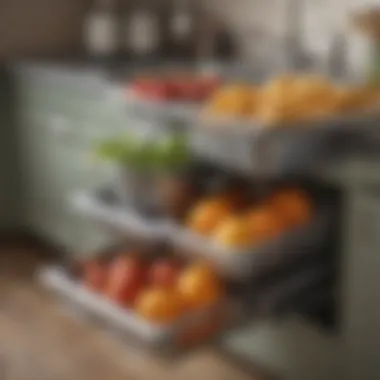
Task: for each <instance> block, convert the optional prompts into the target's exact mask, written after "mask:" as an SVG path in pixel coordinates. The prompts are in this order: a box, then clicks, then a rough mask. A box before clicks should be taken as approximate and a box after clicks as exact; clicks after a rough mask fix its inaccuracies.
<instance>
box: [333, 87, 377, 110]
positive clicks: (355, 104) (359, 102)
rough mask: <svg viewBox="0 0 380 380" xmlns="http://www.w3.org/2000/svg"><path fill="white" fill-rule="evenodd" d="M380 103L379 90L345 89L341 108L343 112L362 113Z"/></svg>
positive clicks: (342, 92) (342, 93)
mask: <svg viewBox="0 0 380 380" xmlns="http://www.w3.org/2000/svg"><path fill="white" fill-rule="evenodd" d="M379 103H380V92H379V90H378V89H377V88H370V87H369V88H355V89H343V90H342V91H341V99H340V108H341V110H342V111H351V112H354V111H360V110H365V109H366V108H371V107H374V106H376V105H379Z"/></svg>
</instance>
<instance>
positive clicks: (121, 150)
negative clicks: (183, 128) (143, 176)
mask: <svg viewBox="0 0 380 380" xmlns="http://www.w3.org/2000/svg"><path fill="white" fill-rule="evenodd" d="M95 154H96V155H97V156H98V157H99V158H100V159H102V160H105V161H109V162H113V163H117V164H122V165H126V166H130V167H133V168H135V169H138V170H143V171H146V170H165V169H179V168H181V167H183V166H184V165H186V164H187V163H188V162H189V161H190V158H191V155H190V152H189V148H188V141H187V137H186V136H185V135H179V134H176V135H173V136H171V137H170V138H167V139H164V140H155V141H144V140H142V139H136V138H135V137H132V136H123V137H120V138H118V139H110V140H106V141H103V142H101V143H100V144H98V145H97V146H95Z"/></svg>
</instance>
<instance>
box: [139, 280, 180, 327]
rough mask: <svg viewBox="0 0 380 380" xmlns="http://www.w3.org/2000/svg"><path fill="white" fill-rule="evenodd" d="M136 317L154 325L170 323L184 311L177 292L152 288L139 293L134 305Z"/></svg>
mask: <svg viewBox="0 0 380 380" xmlns="http://www.w3.org/2000/svg"><path fill="white" fill-rule="evenodd" d="M135 310H136V312H137V314H138V315H140V316H141V317H143V318H144V319H146V320H148V321H150V322H154V323H170V322H173V321H174V320H176V319H178V318H179V317H180V316H181V315H182V313H183V311H184V303H183V301H182V300H181V297H180V296H179V294H178V292H176V291H173V290H168V289H164V288H159V287H154V288H149V289H147V290H144V291H143V292H141V294H140V295H139V297H138V298H137V300H136V303H135Z"/></svg>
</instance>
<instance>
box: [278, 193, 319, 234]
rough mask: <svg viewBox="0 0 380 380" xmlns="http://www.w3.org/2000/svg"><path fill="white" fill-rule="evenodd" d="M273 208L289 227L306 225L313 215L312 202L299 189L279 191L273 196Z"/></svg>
mask: <svg viewBox="0 0 380 380" xmlns="http://www.w3.org/2000/svg"><path fill="white" fill-rule="evenodd" d="M271 206H272V207H273V210H274V211H275V212H277V213H278V214H279V216H281V218H282V219H283V220H284V222H285V223H286V224H287V225H288V226H295V225H299V224H303V223H306V222H307V221H309V220H310V219H311V217H312V213H313V202H312V200H311V199H310V197H309V196H308V195H307V194H306V193H305V192H303V191H302V190H298V189H288V190H282V191H279V192H278V193H277V194H275V195H274V196H273V198H272V200H271Z"/></svg>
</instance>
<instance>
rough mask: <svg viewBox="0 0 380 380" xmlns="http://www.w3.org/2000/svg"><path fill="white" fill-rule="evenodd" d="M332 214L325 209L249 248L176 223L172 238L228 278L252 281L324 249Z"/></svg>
mask: <svg viewBox="0 0 380 380" xmlns="http://www.w3.org/2000/svg"><path fill="white" fill-rule="evenodd" d="M330 220H331V218H330V213H329V212H328V210H323V211H321V212H320V213H319V214H317V215H316V217H315V218H314V219H313V220H312V221H311V222H310V223H309V224H308V225H305V226H303V227H300V228H296V229H294V230H291V231H289V232H286V233H284V234H283V235H282V236H280V237H279V238H277V239H275V240H272V241H270V242H268V243H266V244H263V245H261V246H258V247H255V248H252V249H249V250H247V251H232V250H228V249H225V248H223V247H221V246H219V245H217V244H214V243H213V242H211V241H210V240H209V239H207V238H204V237H201V236H199V235H198V234H196V233H194V232H192V231H189V230H187V229H185V228H183V227H181V226H179V225H174V224H173V225H172V232H171V238H172V241H173V242H174V244H176V245H178V246H179V247H181V248H182V249H181V250H179V252H180V253H182V254H183V255H186V256H190V257H194V256H195V257H201V258H205V259H206V260H208V261H210V263H212V264H213V265H214V266H215V268H216V269H217V270H218V271H219V272H220V273H221V274H222V275H223V276H225V277H226V278H228V279H231V280H234V281H239V282H242V281H248V280H253V279H254V278H256V277H259V276H263V275H265V274H267V273H270V272H271V271H273V270H275V269H277V268H280V267H281V266H283V265H285V264H286V263H288V262H292V261H293V260H294V259H295V258H298V257H302V256H306V255H309V254H311V253H313V252H316V251H318V249H320V248H322V246H323V244H324V242H325V238H326V235H327V233H328V231H329V226H330Z"/></svg>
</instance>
